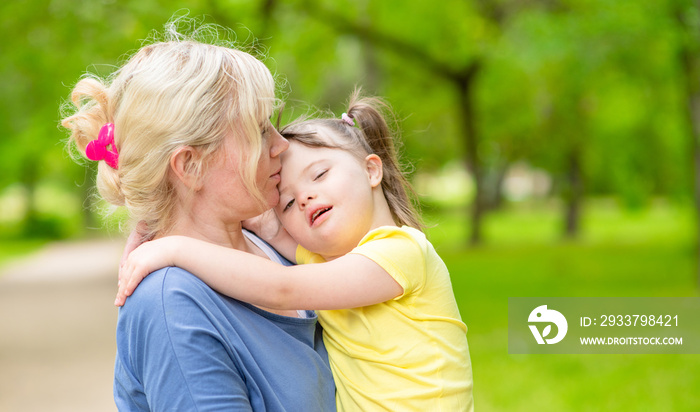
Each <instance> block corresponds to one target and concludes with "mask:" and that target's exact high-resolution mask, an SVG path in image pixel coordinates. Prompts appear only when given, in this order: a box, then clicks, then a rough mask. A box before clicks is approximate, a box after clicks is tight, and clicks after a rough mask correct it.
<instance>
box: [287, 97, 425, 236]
mask: <svg viewBox="0 0 700 412" xmlns="http://www.w3.org/2000/svg"><path fill="white" fill-rule="evenodd" d="M347 115H348V117H349V118H350V119H352V121H353V122H354V123H355V126H356V127H355V126H352V125H351V124H350V123H348V122H347V121H345V120H343V119H341V118H340V117H331V118H321V119H300V120H298V121H295V122H292V123H291V124H289V125H287V126H285V127H284V128H283V129H282V130H281V131H280V134H281V135H282V136H283V137H284V138H286V139H287V140H290V141H291V140H295V141H297V142H299V143H301V144H304V145H306V146H309V147H327V148H334V149H341V150H346V151H348V152H350V153H352V154H354V155H355V156H357V157H358V158H360V159H363V158H364V157H365V156H367V155H369V154H376V155H377V156H379V158H380V159H381V160H382V169H383V175H382V192H383V194H384V197H385V198H386V200H387V203H388V205H389V209H390V210H391V214H392V217H393V219H394V222H395V223H396V224H397V225H406V226H411V227H414V228H416V229H422V228H423V227H424V225H423V222H422V219H421V218H420V213H419V212H418V206H417V204H416V202H414V199H416V198H417V196H416V194H415V191H414V190H413V187H412V186H411V184H410V182H409V181H408V179H407V178H406V176H405V174H404V172H403V168H402V166H401V163H400V161H399V154H398V150H397V148H396V144H395V141H394V140H395V139H394V135H395V133H394V132H392V128H391V127H390V126H389V123H388V122H387V120H386V119H387V118H392V119H393V114H392V111H391V108H390V107H389V105H388V104H387V103H386V102H385V101H383V100H382V99H380V98H377V97H362V95H361V91H360V89H356V90H355V91H354V92H353V93H352V95H351V96H350V100H349V103H348V108H347ZM392 123H395V122H392ZM319 129H324V130H326V131H328V132H330V134H331V139H332V141H329V140H328V139H324V138H323V137H321V135H320V134H319V133H318V130H319ZM396 129H397V130H398V128H396Z"/></svg>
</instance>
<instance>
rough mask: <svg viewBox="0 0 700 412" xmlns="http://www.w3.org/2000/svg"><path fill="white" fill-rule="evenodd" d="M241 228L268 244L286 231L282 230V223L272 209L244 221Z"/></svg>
mask: <svg viewBox="0 0 700 412" xmlns="http://www.w3.org/2000/svg"><path fill="white" fill-rule="evenodd" d="M243 227H244V228H245V229H248V230H250V231H251V232H253V233H255V234H256V235H258V237H259V238H260V239H262V240H264V241H266V242H268V243H272V241H274V240H275V239H276V238H277V237H278V236H280V235H282V234H283V233H284V234H286V230H284V228H283V227H282V223H281V222H280V220H279V219H278V218H277V215H276V214H275V212H274V211H273V210H272V209H270V210H268V211H266V212H263V213H261V214H260V215H258V216H255V217H251V218H250V219H246V220H244V221H243Z"/></svg>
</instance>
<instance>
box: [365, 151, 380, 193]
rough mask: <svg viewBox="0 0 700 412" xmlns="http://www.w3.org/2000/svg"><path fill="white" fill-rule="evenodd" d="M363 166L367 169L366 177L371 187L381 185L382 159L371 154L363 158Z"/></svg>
mask: <svg viewBox="0 0 700 412" xmlns="http://www.w3.org/2000/svg"><path fill="white" fill-rule="evenodd" d="M365 165H366V167H367V175H368V176H369V183H370V184H371V185H372V187H377V186H379V185H381V184H382V177H383V174H384V169H383V167H382V159H381V158H380V157H379V156H377V155H376V154H371V155H368V156H367V157H365Z"/></svg>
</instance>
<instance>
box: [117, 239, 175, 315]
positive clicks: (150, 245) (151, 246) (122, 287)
mask: <svg viewBox="0 0 700 412" xmlns="http://www.w3.org/2000/svg"><path fill="white" fill-rule="evenodd" d="M177 245H178V242H177V238H176V237H175V236H171V237H164V238H161V239H157V240H151V241H148V242H144V243H142V244H141V245H140V246H138V247H137V248H136V249H134V250H133V251H132V252H131V253H129V254H128V257H127V258H126V261H125V262H124V263H123V264H122V265H121V267H120V270H119V277H120V280H119V291H118V292H117V298H116V299H115V301H114V305H115V306H123V305H124V303H125V302H126V298H127V297H129V296H131V294H132V293H134V290H135V289H136V286H138V285H139V283H141V281H142V280H143V278H145V277H146V276H148V274H149V273H151V272H154V271H156V270H158V269H160V268H164V267H167V266H173V265H174V262H173V261H174V259H173V256H174V255H175V253H176V252H175V250H176V248H177Z"/></svg>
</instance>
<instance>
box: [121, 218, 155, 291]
mask: <svg viewBox="0 0 700 412" xmlns="http://www.w3.org/2000/svg"><path fill="white" fill-rule="evenodd" d="M147 231H148V227H147V226H146V222H144V221H143V220H142V221H140V222H139V223H138V224H137V225H136V227H135V228H134V230H132V231H131V233H130V234H129V237H128V238H127V239H126V246H124V253H122V259H121V261H120V262H119V276H118V278H117V285H120V284H121V283H122V267H123V266H124V264H125V263H126V259H127V258H128V257H129V254H130V253H131V252H133V251H134V249H136V248H137V247H139V245H141V244H142V243H143V242H147V241H149V240H151V239H149V238H147V237H146V232H147Z"/></svg>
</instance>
